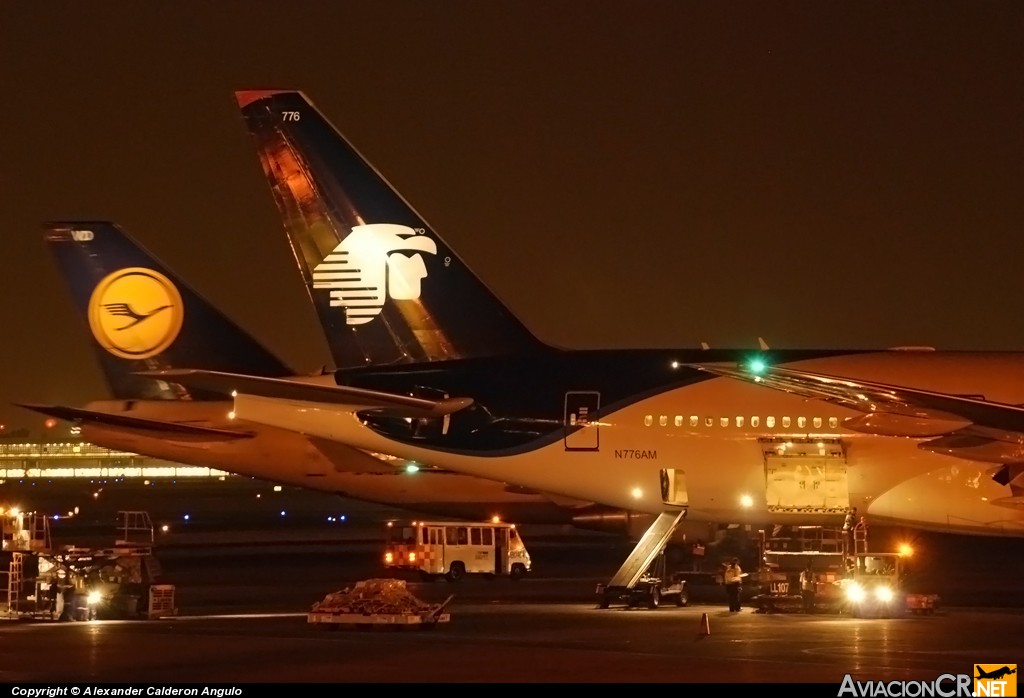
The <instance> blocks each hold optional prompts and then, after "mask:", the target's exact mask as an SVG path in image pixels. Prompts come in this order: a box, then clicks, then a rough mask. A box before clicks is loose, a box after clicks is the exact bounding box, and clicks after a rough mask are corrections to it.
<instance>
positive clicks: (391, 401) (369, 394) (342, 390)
mask: <svg viewBox="0 0 1024 698" xmlns="http://www.w3.org/2000/svg"><path fill="white" fill-rule="evenodd" d="M138 375H140V376H148V377H150V378H155V379H158V380H163V381H170V382H173V383H179V384H182V385H186V386H189V387H194V388H203V389H207V390H215V391H218V392H225V393H232V394H237V393H245V394H248V395H258V396H261V397H269V398H278V399H282V400H301V401H304V402H322V403H329V404H332V405H342V406H345V407H348V408H350V409H351V410H352V411H353V412H361V411H364V410H374V411H380V412H385V413H387V414H389V415H393V416H397V417H442V416H444V415H446V414H451V413H453V412H458V411H459V410H461V409H463V408H465V407H468V406H469V405H471V404H473V399H472V398H445V399H442V400H429V399H425V398H418V397H411V396H409V395H398V394H395V393H386V392H382V391H379V390H368V389H366V388H353V387H349V386H344V385H323V384H320V383H308V382H304V381H300V380H291V379H287V378H262V377H258V376H246V375H242V374H237V373H224V372H220V371H201V370H196V369H165V370H161V371H142V372H140V373H139V374H138Z"/></svg>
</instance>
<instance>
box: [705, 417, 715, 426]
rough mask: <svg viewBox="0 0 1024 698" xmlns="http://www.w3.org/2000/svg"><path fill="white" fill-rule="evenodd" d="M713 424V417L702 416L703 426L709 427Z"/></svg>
mask: <svg viewBox="0 0 1024 698" xmlns="http://www.w3.org/2000/svg"><path fill="white" fill-rule="evenodd" d="M714 424H715V419H714V417H705V418H704V426H706V427H710V426H714Z"/></svg>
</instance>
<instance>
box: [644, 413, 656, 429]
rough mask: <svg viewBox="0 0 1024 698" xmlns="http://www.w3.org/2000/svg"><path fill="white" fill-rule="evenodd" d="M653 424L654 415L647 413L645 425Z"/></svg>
mask: <svg viewBox="0 0 1024 698" xmlns="http://www.w3.org/2000/svg"><path fill="white" fill-rule="evenodd" d="M652 424H654V417H652V416H651V415H647V416H646V417H644V426H645V427H649V426H651V425H652Z"/></svg>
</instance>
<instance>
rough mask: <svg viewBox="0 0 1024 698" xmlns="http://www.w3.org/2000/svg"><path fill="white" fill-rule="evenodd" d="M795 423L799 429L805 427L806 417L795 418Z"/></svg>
mask: <svg viewBox="0 0 1024 698" xmlns="http://www.w3.org/2000/svg"><path fill="white" fill-rule="evenodd" d="M796 425H797V426H798V427H800V428H801V429H803V428H804V427H806V426H807V417H797V418H796Z"/></svg>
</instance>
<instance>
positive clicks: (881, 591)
mask: <svg viewBox="0 0 1024 698" xmlns="http://www.w3.org/2000/svg"><path fill="white" fill-rule="evenodd" d="M892 597H893V593H892V589H890V588H889V587H878V588H877V589H875V598H876V599H878V600H879V601H881V602H882V603H889V602H890V601H892Z"/></svg>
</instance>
